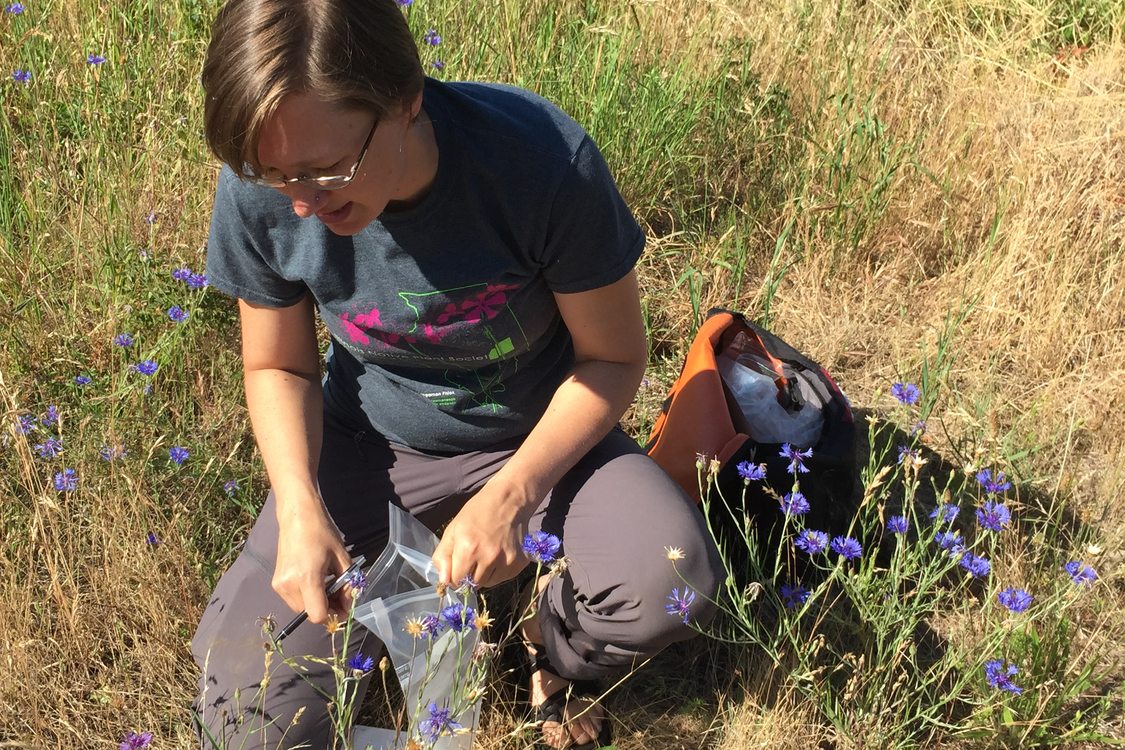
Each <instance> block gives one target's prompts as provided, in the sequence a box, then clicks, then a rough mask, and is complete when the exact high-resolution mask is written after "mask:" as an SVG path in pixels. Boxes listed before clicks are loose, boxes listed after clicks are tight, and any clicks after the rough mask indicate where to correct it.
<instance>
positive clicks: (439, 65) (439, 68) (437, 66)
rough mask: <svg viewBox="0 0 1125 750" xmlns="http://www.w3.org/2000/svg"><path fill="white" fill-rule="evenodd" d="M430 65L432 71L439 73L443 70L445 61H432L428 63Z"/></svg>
mask: <svg viewBox="0 0 1125 750" xmlns="http://www.w3.org/2000/svg"><path fill="white" fill-rule="evenodd" d="M430 65H431V66H432V67H433V69H434V70H436V71H438V72H439V73H440V72H441V71H443V70H445V61H444V60H434V61H433V62H432V63H430Z"/></svg>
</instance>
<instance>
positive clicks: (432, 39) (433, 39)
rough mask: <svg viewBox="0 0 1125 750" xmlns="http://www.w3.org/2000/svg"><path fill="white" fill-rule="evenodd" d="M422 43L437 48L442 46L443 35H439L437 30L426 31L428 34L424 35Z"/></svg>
mask: <svg viewBox="0 0 1125 750" xmlns="http://www.w3.org/2000/svg"><path fill="white" fill-rule="evenodd" d="M422 41H423V42H425V43H426V44H428V45H430V46H431V47H436V46H438V45H439V44H441V35H440V34H438V33H437V29H426V33H425V34H423V35H422Z"/></svg>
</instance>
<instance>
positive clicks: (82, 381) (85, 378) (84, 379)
mask: <svg viewBox="0 0 1125 750" xmlns="http://www.w3.org/2000/svg"><path fill="white" fill-rule="evenodd" d="M93 382H94V381H93V379H92V378H90V376H89V375H75V376H74V384H75V385H76V386H78V387H79V388H85V387H86V386H88V385H90V383H93Z"/></svg>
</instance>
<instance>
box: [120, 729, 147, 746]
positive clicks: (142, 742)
mask: <svg viewBox="0 0 1125 750" xmlns="http://www.w3.org/2000/svg"><path fill="white" fill-rule="evenodd" d="M150 742H152V732H141V733H140V734H137V733H136V732H129V733H128V734H127V735H125V738H124V739H122V740H121V744H120V745H118V746H117V750H144V748H146V747H148V743H150Z"/></svg>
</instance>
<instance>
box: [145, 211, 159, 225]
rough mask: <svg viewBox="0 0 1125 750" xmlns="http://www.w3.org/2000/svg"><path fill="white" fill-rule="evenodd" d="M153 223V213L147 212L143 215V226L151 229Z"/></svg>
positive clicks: (154, 219) (154, 214)
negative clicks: (146, 225) (145, 225)
mask: <svg viewBox="0 0 1125 750" xmlns="http://www.w3.org/2000/svg"><path fill="white" fill-rule="evenodd" d="M155 223H156V212H155V211H149V212H148V213H147V214H145V224H148V225H149V226H150V227H151V226H152V225H153V224H155Z"/></svg>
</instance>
